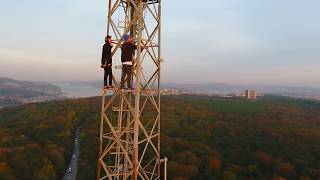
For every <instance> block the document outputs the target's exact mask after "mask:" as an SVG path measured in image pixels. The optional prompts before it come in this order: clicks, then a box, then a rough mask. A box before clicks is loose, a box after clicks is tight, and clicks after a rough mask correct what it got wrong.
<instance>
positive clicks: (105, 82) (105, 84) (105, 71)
mask: <svg viewBox="0 0 320 180" xmlns="http://www.w3.org/2000/svg"><path fill="white" fill-rule="evenodd" d="M103 69H104V78H103V84H104V86H108V84H107V78H108V71H107V69H106V68H103Z"/></svg>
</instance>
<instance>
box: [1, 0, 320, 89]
mask: <svg viewBox="0 0 320 180" xmlns="http://www.w3.org/2000/svg"><path fill="white" fill-rule="evenodd" d="M192 2H195V3H192ZM162 6H163V12H162V14H163V17H162V22H163V26H162V34H163V39H162V41H163V53H162V55H163V57H164V59H165V64H164V66H163V68H162V76H163V81H164V82H183V83H196V82H198V83H209V82H226V83H233V84H252V83H259V84H285V85H307V86H318V87H319V85H320V23H319V19H320V11H319V7H320V1H319V0H305V1H302V0H202V1H186V0H163V1H162ZM106 9H107V1H106V0H90V1H88V0H77V1H75V0H54V1H44V0H10V1H2V2H1V3H0V22H1V24H0V32H1V33H0V39H1V40H0V76H5V77H10V78H15V79H19V80H48V81H56V80H97V79H101V78H102V71H101V70H100V69H99V63H100V58H101V46H102V44H103V39H104V36H105V28H106V18H105V17H106Z"/></svg>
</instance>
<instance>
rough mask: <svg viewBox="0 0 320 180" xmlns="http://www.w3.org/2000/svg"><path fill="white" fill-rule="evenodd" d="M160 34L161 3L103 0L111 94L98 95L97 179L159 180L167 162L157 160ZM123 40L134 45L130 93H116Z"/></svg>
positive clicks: (118, 88) (157, 0)
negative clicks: (108, 38)
mask: <svg viewBox="0 0 320 180" xmlns="http://www.w3.org/2000/svg"><path fill="white" fill-rule="evenodd" d="M160 30H161V0H108V16H107V34H108V35H111V36H112V39H113V41H114V47H113V49H112V55H113V67H114V71H113V84H114V88H109V89H104V90H102V92H101V95H102V106H101V123H100V141H99V159H98V171H97V179H109V180H111V179H119V180H120V179H121V180H122V179H134V180H137V179H146V180H149V179H160V177H161V176H160V171H161V168H160V164H161V162H165V164H166V160H162V159H160V112H161V111H160V65H161V61H162V60H161V33H160ZM126 34H129V35H130V36H131V37H132V38H133V40H134V42H135V43H136V45H137V50H136V53H135V54H134V66H133V73H132V77H131V78H132V82H134V83H133V84H134V87H133V89H124V88H121V87H120V84H121V82H120V75H121V65H119V64H121V61H120V58H119V54H120V53H121V44H122V43H123V38H122V37H123V36H124V35H126ZM118 71H119V72H118ZM165 159H166V158H165ZM165 171H166V167H165ZM165 176H166V175H164V179H165V178H166V177H165ZM161 178H162V177H161Z"/></svg>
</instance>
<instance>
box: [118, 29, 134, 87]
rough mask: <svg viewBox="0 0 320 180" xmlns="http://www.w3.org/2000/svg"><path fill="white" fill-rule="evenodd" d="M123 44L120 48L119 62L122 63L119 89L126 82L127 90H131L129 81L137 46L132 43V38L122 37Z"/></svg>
mask: <svg viewBox="0 0 320 180" xmlns="http://www.w3.org/2000/svg"><path fill="white" fill-rule="evenodd" d="M123 39H124V40H125V42H124V43H123V44H122V47H121V62H122V75H121V88H124V82H125V80H126V81H127V88H128V89H129V90H131V89H132V84H131V79H132V70H133V68H132V67H133V55H134V51H135V50H136V49H137V45H135V44H133V43H132V37H131V36H129V35H124V36H123Z"/></svg>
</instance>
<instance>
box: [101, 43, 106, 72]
mask: <svg viewBox="0 0 320 180" xmlns="http://www.w3.org/2000/svg"><path fill="white" fill-rule="evenodd" d="M105 64H106V52H105V45H103V48H102V56H101V67H102V68H103V67H104V66H105Z"/></svg>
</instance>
